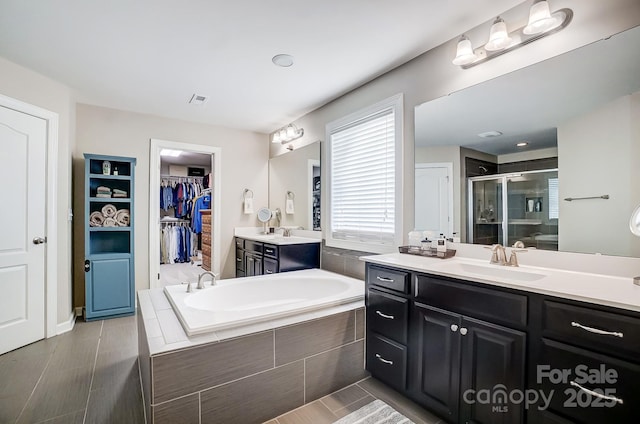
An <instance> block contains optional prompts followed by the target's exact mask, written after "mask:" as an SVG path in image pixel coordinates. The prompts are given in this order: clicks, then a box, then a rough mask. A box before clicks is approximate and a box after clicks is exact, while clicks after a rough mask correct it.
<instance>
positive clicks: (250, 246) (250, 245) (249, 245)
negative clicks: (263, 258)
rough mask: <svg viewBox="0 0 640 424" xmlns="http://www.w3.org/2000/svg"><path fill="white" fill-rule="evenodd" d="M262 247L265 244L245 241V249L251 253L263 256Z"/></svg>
mask: <svg viewBox="0 0 640 424" xmlns="http://www.w3.org/2000/svg"><path fill="white" fill-rule="evenodd" d="M262 247H263V243H260V242H259V241H253V240H245V241H244V249H245V250H247V251H249V252H255V253H260V254H262Z"/></svg>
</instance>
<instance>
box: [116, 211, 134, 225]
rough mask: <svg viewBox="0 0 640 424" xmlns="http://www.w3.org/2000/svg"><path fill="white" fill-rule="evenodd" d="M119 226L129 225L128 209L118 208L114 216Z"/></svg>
mask: <svg viewBox="0 0 640 424" xmlns="http://www.w3.org/2000/svg"><path fill="white" fill-rule="evenodd" d="M114 218H115V220H116V223H117V224H118V226H119V227H128V226H129V219H130V218H129V209H120V210H118V212H116V216H115V217H114Z"/></svg>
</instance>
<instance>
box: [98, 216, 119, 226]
mask: <svg viewBox="0 0 640 424" xmlns="http://www.w3.org/2000/svg"><path fill="white" fill-rule="evenodd" d="M102 226H103V227H117V226H118V223H117V222H116V220H115V219H114V218H105V219H104V224H102Z"/></svg>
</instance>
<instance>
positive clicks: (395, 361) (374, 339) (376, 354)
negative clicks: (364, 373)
mask: <svg viewBox="0 0 640 424" xmlns="http://www.w3.org/2000/svg"><path fill="white" fill-rule="evenodd" d="M367 370H369V371H370V372H371V374H372V375H373V376H374V377H376V378H377V379H379V380H380V381H383V382H385V383H387V384H389V385H390V386H392V387H395V388H396V389H399V390H404V389H405V388H406V378H407V348H406V347H405V346H402V345H399V344H396V343H395V342H393V341H391V340H388V339H385V338H383V337H379V336H375V335H372V336H371V337H369V338H368V339H367Z"/></svg>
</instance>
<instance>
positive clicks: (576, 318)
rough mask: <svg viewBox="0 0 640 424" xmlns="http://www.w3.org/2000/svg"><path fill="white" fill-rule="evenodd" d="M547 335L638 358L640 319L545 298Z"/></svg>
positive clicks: (544, 324) (544, 308) (544, 333)
mask: <svg viewBox="0 0 640 424" xmlns="http://www.w3.org/2000/svg"><path fill="white" fill-rule="evenodd" d="M542 330H543V335H544V336H545V337H549V338H553V339H557V340H561V341H563V340H571V344H575V345H578V346H583V347H587V348H590V349H596V350H599V351H601V352H604V353H607V354H611V355H614V356H622V357H626V358H628V359H632V360H636V361H637V360H638V359H639V356H640V353H639V352H640V319H638V318H633V317H629V316H626V315H620V314H616V313H612V312H603V311H598V310H594V309H590V308H584V307H579V306H573V305H567V304H564V303H558V302H552V301H548V300H545V301H544V304H543V309H542Z"/></svg>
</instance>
